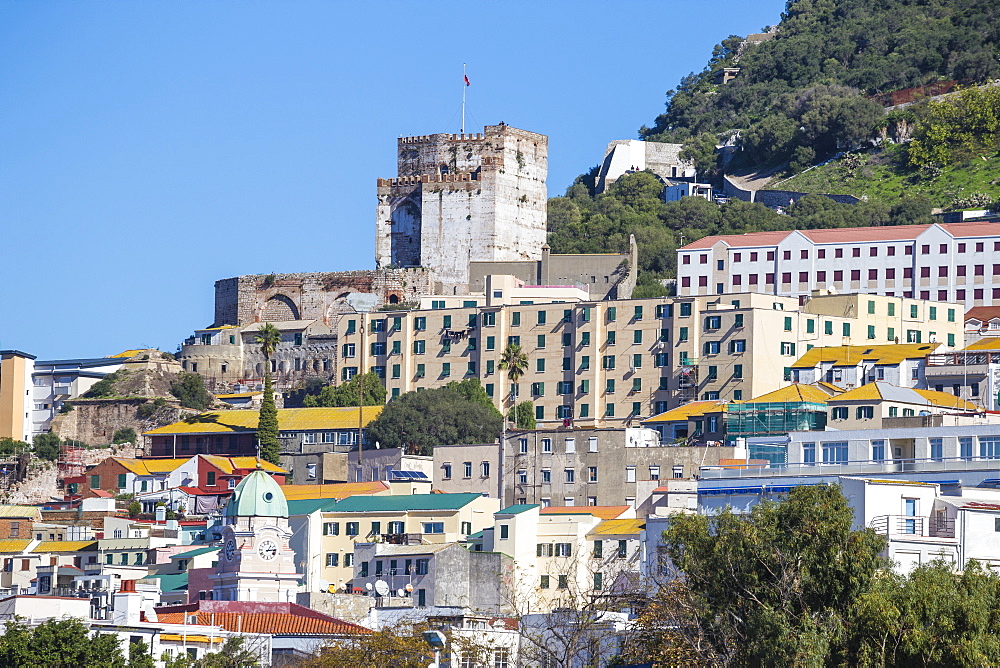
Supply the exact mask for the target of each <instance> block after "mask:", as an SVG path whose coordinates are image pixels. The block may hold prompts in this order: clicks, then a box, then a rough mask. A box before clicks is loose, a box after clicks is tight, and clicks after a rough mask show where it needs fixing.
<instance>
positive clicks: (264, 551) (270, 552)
mask: <svg viewBox="0 0 1000 668" xmlns="http://www.w3.org/2000/svg"><path fill="white" fill-rule="evenodd" d="M257 554H259V555H260V558H261V559H263V560H265V561H270V560H271V559H274V558H275V557H276V556H278V546H277V545H276V544H275V542H274V541H273V540H264V541H261V543H260V545H258V546H257Z"/></svg>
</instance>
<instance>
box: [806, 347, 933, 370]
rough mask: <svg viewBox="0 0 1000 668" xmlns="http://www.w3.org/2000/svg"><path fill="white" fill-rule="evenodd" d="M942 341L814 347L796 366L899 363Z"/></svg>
mask: <svg viewBox="0 0 1000 668" xmlns="http://www.w3.org/2000/svg"><path fill="white" fill-rule="evenodd" d="M940 345H941V344H940V343H888V344H885V345H881V346H823V347H817V348H812V349H810V350H807V351H806V354H805V355H803V356H802V357H800V358H799V359H797V360H795V362H794V363H793V364H792V366H793V367H795V368H800V369H801V368H807V369H808V368H812V367H815V366H817V365H818V364H819V363H820V362H823V363H832V364H833V366H856V365H857V364H859V363H860V362H861V361H864V362H866V363H869V364H899V363H900V362H902V361H903V360H910V359H921V358H924V357H926V356H927V355H930V354H931V353H933V352H934V351H935V350H936V349H937V348H938V346H940Z"/></svg>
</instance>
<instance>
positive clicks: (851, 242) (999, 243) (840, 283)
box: [677, 222, 1000, 309]
mask: <svg viewBox="0 0 1000 668" xmlns="http://www.w3.org/2000/svg"><path fill="white" fill-rule="evenodd" d="M746 290H749V291H752V292H762V293H765V294H772V295H782V296H788V297H804V296H808V295H810V294H812V292H813V290H836V291H838V292H864V293H869V294H879V295H888V296H894V297H906V298H913V299H923V300H935V301H939V302H956V303H958V304H962V305H963V306H964V307H965V308H966V309H969V308H972V307H975V306H989V305H992V304H1000V226H998V225H996V224H995V223H988V222H969V223H933V224H930V225H896V226H886V227H863V228H861V227H858V228H841V229H825V230H794V231H791V232H753V233H750V234H731V235H725V236H710V237H704V238H703V239H699V240H698V241H695V242H693V243H690V244H688V245H686V246H684V247H682V248H679V249H678V250H677V294H678V295H680V296H691V295H711V294H723V293H727V292H742V291H746Z"/></svg>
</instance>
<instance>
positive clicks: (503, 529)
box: [500, 524, 510, 540]
mask: <svg viewBox="0 0 1000 668" xmlns="http://www.w3.org/2000/svg"><path fill="white" fill-rule="evenodd" d="M508 538H510V525H509V524H501V525H500V540H507V539H508Z"/></svg>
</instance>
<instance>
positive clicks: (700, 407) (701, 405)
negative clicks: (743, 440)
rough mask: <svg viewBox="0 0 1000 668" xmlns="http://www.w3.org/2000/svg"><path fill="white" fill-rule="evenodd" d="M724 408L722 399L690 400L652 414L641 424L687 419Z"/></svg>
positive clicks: (723, 409)
mask: <svg viewBox="0 0 1000 668" xmlns="http://www.w3.org/2000/svg"><path fill="white" fill-rule="evenodd" d="M725 410H726V403H725V402H722V401H692V402H691V403H687V404H684V405H683V406H678V407H677V408H671V409H670V410H669V411H667V412H665V413H660V414H659V415H654V416H653V417H651V418H648V419H646V420H642V421H641V424H650V423H659V422H677V421H679V420H687V419H689V418H691V417H695V416H698V415H704V414H705V413H714V412H716V411H725Z"/></svg>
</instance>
